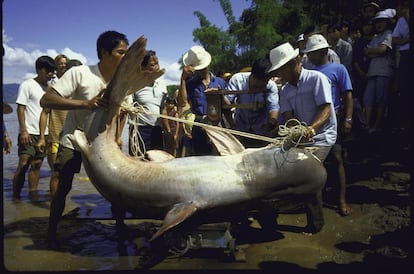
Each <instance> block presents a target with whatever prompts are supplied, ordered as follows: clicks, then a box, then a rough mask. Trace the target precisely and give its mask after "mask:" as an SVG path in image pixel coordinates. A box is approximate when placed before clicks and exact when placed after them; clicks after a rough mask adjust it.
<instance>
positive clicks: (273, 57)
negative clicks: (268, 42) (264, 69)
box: [268, 42, 299, 72]
mask: <svg viewBox="0 0 414 274" xmlns="http://www.w3.org/2000/svg"><path fill="white" fill-rule="evenodd" d="M298 55H299V49H294V48H293V47H292V45H291V44H290V43H289V42H286V43H284V44H282V45H280V46H278V47H276V48H274V49H272V50H271V51H270V54H269V59H270V62H271V63H272V67H271V68H270V69H269V70H268V72H271V71H274V70H277V69H278V68H280V67H281V66H283V65H285V64H286V63H287V62H289V61H290V60H292V59H293V58H295V57H296V56H298Z"/></svg>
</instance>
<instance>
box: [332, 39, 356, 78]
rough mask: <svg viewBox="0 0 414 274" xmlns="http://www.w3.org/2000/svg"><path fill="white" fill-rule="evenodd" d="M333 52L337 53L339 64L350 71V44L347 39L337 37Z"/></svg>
mask: <svg viewBox="0 0 414 274" xmlns="http://www.w3.org/2000/svg"><path fill="white" fill-rule="evenodd" d="M334 50H335V52H336V53H337V54H338V56H339V58H340V60H341V64H343V65H344V66H345V67H346V69H347V70H348V72H349V73H351V71H352V45H351V44H350V43H348V42H347V41H345V40H343V39H341V38H339V39H338V42H337V43H336V46H335V49H334Z"/></svg>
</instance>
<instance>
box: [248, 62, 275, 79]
mask: <svg viewBox="0 0 414 274" xmlns="http://www.w3.org/2000/svg"><path fill="white" fill-rule="evenodd" d="M271 67H272V63H270V60H269V58H260V59H257V60H256V61H254V63H253V66H252V72H251V73H252V75H253V76H254V77H256V78H257V79H260V80H262V79H265V78H266V77H269V74H268V70H269V69H270V68H271Z"/></svg>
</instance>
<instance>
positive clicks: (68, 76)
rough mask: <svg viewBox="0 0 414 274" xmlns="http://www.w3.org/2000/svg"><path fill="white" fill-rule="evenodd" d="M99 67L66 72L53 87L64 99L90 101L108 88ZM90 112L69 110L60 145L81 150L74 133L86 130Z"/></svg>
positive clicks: (81, 67)
mask: <svg viewBox="0 0 414 274" xmlns="http://www.w3.org/2000/svg"><path fill="white" fill-rule="evenodd" d="M106 84H107V83H106V82H105V80H104V78H103V77H102V75H101V73H100V71H99V67H98V65H94V66H76V67H73V68H71V69H70V70H68V71H66V72H65V73H64V74H63V76H62V77H61V78H59V80H57V81H56V83H55V84H54V85H53V86H52V87H53V88H54V89H55V90H56V91H57V92H58V93H59V94H60V95H61V96H62V97H65V98H72V99H75V100H90V99H92V98H93V97H95V96H97V95H98V94H99V92H100V91H102V90H103V89H104V88H106ZM91 113H92V112H91V111H90V110H84V109H82V110H79V109H76V110H69V111H68V114H67V116H66V121H65V124H64V126H63V128H62V133H61V134H62V135H61V138H60V144H61V145H63V146H65V147H67V148H70V149H74V150H79V149H78V148H77V147H76V145H75V144H76V143H75V142H74V136H73V133H74V131H75V130H76V129H81V130H84V127H85V123H86V121H87V120H88V118H89V116H90V114H91Z"/></svg>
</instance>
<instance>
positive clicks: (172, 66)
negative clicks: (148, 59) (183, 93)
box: [160, 60, 181, 86]
mask: <svg viewBox="0 0 414 274" xmlns="http://www.w3.org/2000/svg"><path fill="white" fill-rule="evenodd" d="M160 67H161V68H163V69H165V73H164V75H163V77H164V81H165V83H166V84H167V86H168V85H179V84H180V78H181V69H180V64H178V63H177V62H175V63H166V62H163V61H161V60H160Z"/></svg>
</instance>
